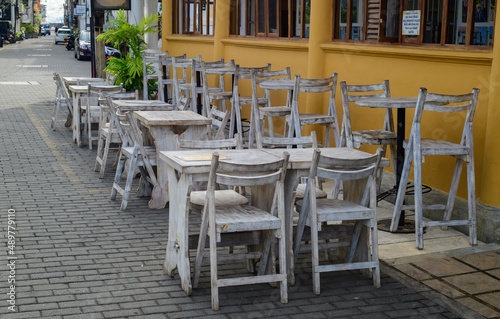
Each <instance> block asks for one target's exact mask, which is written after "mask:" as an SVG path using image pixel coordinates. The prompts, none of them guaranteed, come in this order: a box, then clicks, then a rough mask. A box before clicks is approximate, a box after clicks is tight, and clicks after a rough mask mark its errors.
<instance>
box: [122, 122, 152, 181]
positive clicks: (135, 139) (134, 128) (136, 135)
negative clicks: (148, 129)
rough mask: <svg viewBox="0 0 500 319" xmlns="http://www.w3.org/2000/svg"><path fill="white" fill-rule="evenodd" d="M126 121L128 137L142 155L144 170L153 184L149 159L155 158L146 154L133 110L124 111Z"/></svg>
mask: <svg viewBox="0 0 500 319" xmlns="http://www.w3.org/2000/svg"><path fill="white" fill-rule="evenodd" d="M126 117H127V121H128V124H129V125H130V127H129V129H130V131H129V134H130V139H131V142H132V143H133V144H134V148H138V149H139V152H140V154H141V156H142V160H143V162H144V166H145V167H146V170H147V172H148V174H149V177H150V179H151V183H152V184H153V185H156V173H155V171H154V169H153V165H152V163H151V160H155V159H150V158H149V157H148V156H149V154H148V153H147V152H146V149H145V147H144V138H143V136H142V131H141V129H140V127H139V123H138V122H139V121H138V120H137V119H136V118H135V117H134V115H133V112H127V113H126Z"/></svg>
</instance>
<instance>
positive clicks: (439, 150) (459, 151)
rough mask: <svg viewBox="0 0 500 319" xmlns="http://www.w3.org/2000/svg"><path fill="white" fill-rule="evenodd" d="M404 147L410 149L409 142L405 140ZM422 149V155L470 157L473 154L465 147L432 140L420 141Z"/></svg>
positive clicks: (424, 139)
mask: <svg viewBox="0 0 500 319" xmlns="http://www.w3.org/2000/svg"><path fill="white" fill-rule="evenodd" d="M403 145H404V147H405V148H408V140H405V141H404V144H403ZM420 148H421V149H422V155H468V154H470V153H471V152H470V149H469V148H468V147H466V146H464V145H460V144H456V143H452V142H448V141H443V140H435V139H431V138H423V139H422V140H420Z"/></svg>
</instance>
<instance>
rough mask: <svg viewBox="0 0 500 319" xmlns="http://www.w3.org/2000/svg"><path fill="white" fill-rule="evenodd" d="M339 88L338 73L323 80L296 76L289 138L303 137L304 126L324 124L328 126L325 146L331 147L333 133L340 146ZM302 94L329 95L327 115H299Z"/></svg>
mask: <svg viewBox="0 0 500 319" xmlns="http://www.w3.org/2000/svg"><path fill="white" fill-rule="evenodd" d="M336 87H337V73H335V72H333V74H332V76H330V77H327V78H321V79H308V78H302V77H301V76H300V75H298V74H297V75H295V80H294V90H293V95H292V113H291V117H290V121H291V123H292V125H290V127H289V132H288V136H289V137H291V136H293V134H294V132H295V134H296V136H301V134H302V133H301V131H302V126H303V125H307V124H322V125H326V126H327V128H326V130H325V131H326V132H325V139H324V145H325V147H328V146H329V143H330V134H331V131H333V135H334V139H335V145H336V146H338V145H340V133H339V124H338V119H337V107H336V103H335V90H336ZM300 93H329V98H328V110H327V112H326V113H327V114H306V115H307V116H301V114H299V95H300Z"/></svg>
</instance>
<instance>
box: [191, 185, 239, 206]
mask: <svg viewBox="0 0 500 319" xmlns="http://www.w3.org/2000/svg"><path fill="white" fill-rule="evenodd" d="M206 197H207V192H206V191H194V192H191V195H190V198H189V200H190V202H189V205H190V207H191V210H194V211H197V212H201V211H202V210H203V206H204V205H205V198H206ZM245 204H248V199H247V198H246V197H245V196H243V195H241V194H239V193H238V192H235V191H233V190H230V189H224V190H216V191H215V207H221V206H232V205H245Z"/></svg>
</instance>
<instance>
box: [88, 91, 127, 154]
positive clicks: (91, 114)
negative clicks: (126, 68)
mask: <svg viewBox="0 0 500 319" xmlns="http://www.w3.org/2000/svg"><path fill="white" fill-rule="evenodd" d="M87 85H88V88H87V98H86V100H87V103H86V105H82V107H81V108H82V111H83V112H84V113H85V122H84V127H83V133H84V135H85V134H86V135H87V141H88V145H89V149H92V142H93V141H97V140H98V138H99V137H98V134H99V133H98V132H99V128H97V129H96V130H95V131H96V133H97V134H96V135H93V134H92V131H93V129H92V124H97V125H99V114H100V112H101V111H100V109H101V106H100V105H99V100H98V98H99V94H112V93H121V92H123V85H122V84H120V85H119V86H115V85H113V86H111V85H100V84H94V83H88V84H87Z"/></svg>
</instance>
